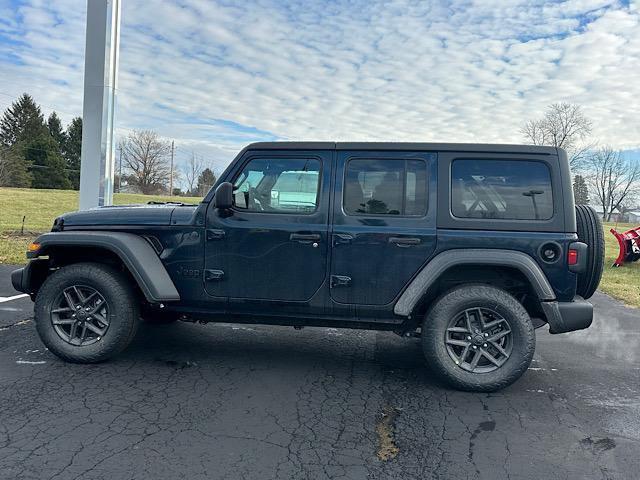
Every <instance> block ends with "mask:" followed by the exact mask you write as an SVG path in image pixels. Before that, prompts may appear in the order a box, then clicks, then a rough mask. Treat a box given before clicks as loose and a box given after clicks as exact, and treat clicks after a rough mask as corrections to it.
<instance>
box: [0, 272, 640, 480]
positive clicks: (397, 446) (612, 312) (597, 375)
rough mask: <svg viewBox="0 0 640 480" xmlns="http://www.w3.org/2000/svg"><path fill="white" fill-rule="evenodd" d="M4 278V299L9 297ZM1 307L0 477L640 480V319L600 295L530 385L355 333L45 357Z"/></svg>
mask: <svg viewBox="0 0 640 480" xmlns="http://www.w3.org/2000/svg"><path fill="white" fill-rule="evenodd" d="M9 271H10V268H8V267H0V297H2V298H6V297H10V296H13V295H16V294H17V292H15V291H13V290H12V289H11V287H10V286H9V282H8V273H9ZM2 298H0V405H1V407H0V478H3V479H4V478H6V479H27V478H29V479H31V478H33V479H74V478H78V479H79V478H82V479H102V478H104V479H111V480H113V479H120V478H127V479H129V478H135V479H146V478H149V479H165V478H166V479H168V478H171V479H175V478H188V479H205V478H207V479H212V478H216V479H217V478H229V479H236V478H238V479H243V478H245V479H257V478H259V479H271V478H282V479H326V478H332V479H335V478H345V479H383V478H394V479H400V478H401V479H412V478H416V479H418V478H420V479H429V478H438V479H448V478H451V479H472V478H479V479H492V480H493V479H501V478H510V479H540V478H544V479H556V478H561V479H592V478H594V479H618V478H619V479H631V478H638V472H639V471H640V312H639V311H638V310H634V309H630V308H625V307H623V306H622V305H621V304H620V303H618V302H616V301H614V300H613V299H611V298H609V297H607V296H605V295H603V294H596V296H595V297H594V299H593V300H594V304H595V305H596V319H595V322H594V325H593V326H592V328H590V329H589V330H586V331H582V332H574V333H570V334H565V335H556V336H554V335H549V334H548V333H547V332H546V331H544V330H545V329H544V328H543V329H540V330H538V336H537V340H538V345H537V352H536V356H535V360H534V362H533V364H532V365H531V368H530V369H529V371H528V372H527V373H526V374H525V375H524V377H523V378H522V379H521V380H520V381H518V382H517V383H516V384H514V385H512V386H511V387H509V388H507V389H505V390H503V391H501V392H498V393H492V394H471V393H462V392H457V391H453V390H450V389H448V388H446V387H445V386H443V385H441V384H440V383H438V382H437V381H436V379H435V378H434V377H433V376H432V375H431V373H430V372H429V371H428V369H426V368H425V366H424V362H423V357H422V353H421V349H420V342H419V340H417V339H402V338H399V337H397V336H395V335H394V334H392V333H380V332H369V331H357V330H336V329H327V328H307V329H304V330H301V331H296V330H294V329H293V328H285V327H269V326H238V325H226V324H224V325H213V324H209V325H193V324H184V323H177V324H174V325H166V326H155V327H154V326H148V325H143V326H142V327H141V328H140V330H139V332H138V335H137V337H136V339H135V340H134V342H133V343H132V345H131V346H130V347H129V348H128V349H127V350H126V351H125V352H124V353H123V354H121V355H120V356H119V357H117V358H116V359H115V360H113V361H111V362H108V363H105V364H100V365H72V364H67V363H64V362H62V361H60V360H58V359H57V358H56V357H54V356H53V355H52V354H50V353H49V352H48V351H46V350H45V349H44V347H43V345H42V344H41V343H40V341H39V339H38V337H37V335H36V332H35V329H34V325H33V322H32V320H31V315H32V314H31V309H32V304H31V301H30V300H29V299H28V298H18V299H12V300H9V301H2Z"/></svg>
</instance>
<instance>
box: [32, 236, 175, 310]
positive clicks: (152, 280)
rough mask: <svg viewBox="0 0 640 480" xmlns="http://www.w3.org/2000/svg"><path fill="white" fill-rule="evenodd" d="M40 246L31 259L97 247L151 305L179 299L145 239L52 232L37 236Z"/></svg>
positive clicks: (163, 268)
mask: <svg viewBox="0 0 640 480" xmlns="http://www.w3.org/2000/svg"><path fill="white" fill-rule="evenodd" d="M35 243H38V244H40V247H39V248H38V250H37V251H36V252H30V255H28V256H29V257H30V258H34V257H40V256H43V255H48V254H49V252H51V251H52V250H53V249H54V248H55V247H96V248H104V249H105V250H109V251H111V252H113V253H115V254H116V255H117V256H118V257H119V258H120V260H122V262H123V263H124V265H125V266H126V267H127V269H129V271H130V272H131V275H133V278H134V279H135V281H136V282H137V284H138V286H139V287H140V289H141V290H142V293H144V296H145V297H146V299H147V300H149V301H150V302H154V303H157V302H165V301H176V300H180V294H179V293H178V290H177V289H176V287H175V285H174V283H173V281H172V280H171V277H170V276H169V274H168V273H167V270H166V268H165V267H164V265H163V264H162V261H161V260H160V258H159V257H158V254H157V253H156V252H155V250H154V249H153V247H152V246H151V245H150V244H149V242H147V241H146V240H145V239H144V238H142V237H140V236H138V235H135V234H133V233H125V232H86V231H83V232H79V231H74V232H52V233H45V234H44V235H40V236H39V237H38V238H37V239H36V240H35Z"/></svg>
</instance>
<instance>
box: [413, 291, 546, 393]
mask: <svg viewBox="0 0 640 480" xmlns="http://www.w3.org/2000/svg"><path fill="white" fill-rule="evenodd" d="M474 307H484V308H488V309H491V310H493V311H495V312H496V313H498V314H500V315H501V316H502V317H503V318H504V319H505V320H506V321H507V322H508V323H509V327H510V328H511V332H512V342H513V347H512V351H511V355H510V356H509V359H508V360H507V361H506V362H505V363H504V364H503V365H502V366H501V367H499V368H498V369H496V370H494V371H492V372H487V373H472V372H468V371H466V370H463V369H462V368H461V367H459V366H458V365H456V364H455V362H454V360H453V359H452V358H451V357H450V356H449V353H448V352H447V348H446V343H445V337H446V329H447V327H448V325H449V321H450V319H451V318H453V317H454V316H456V315H458V314H460V313H461V312H462V311H464V310H466V309H468V308H474ZM422 340H423V349H424V353H425V356H426V357H427V359H428V361H429V363H430V364H432V367H435V368H436V369H437V373H440V374H441V375H442V376H443V377H444V378H445V380H446V381H448V382H449V383H452V384H453V385H454V386H456V387H457V388H462V389H465V390H475V391H491V390H496V389H499V388H502V387H504V386H506V385H509V384H510V383H513V382H514V381H515V380H517V379H518V378H519V377H520V376H521V375H522V374H523V373H524V372H525V371H526V369H527V368H528V367H529V365H530V363H531V360H532V358H533V353H534V350H535V330H534V328H533V324H532V323H531V319H530V318H529V315H528V314H527V312H526V311H525V310H524V308H523V307H522V305H521V304H520V303H519V302H518V301H517V300H516V299H515V298H514V297H512V296H511V295H510V294H508V293H507V292H505V291H503V290H500V289H497V288H493V287H488V286H475V287H459V288H457V289H454V290H452V291H450V292H448V293H446V294H445V295H443V296H442V297H440V299H439V300H437V301H436V302H435V304H434V306H433V308H432V309H431V310H430V311H429V312H428V314H427V316H426V318H425V321H424V325H423V327H422Z"/></svg>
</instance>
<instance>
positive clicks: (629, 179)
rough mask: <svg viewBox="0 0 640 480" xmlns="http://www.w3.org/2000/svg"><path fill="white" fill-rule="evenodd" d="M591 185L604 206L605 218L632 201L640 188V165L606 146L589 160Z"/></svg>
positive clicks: (608, 217)
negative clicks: (626, 202)
mask: <svg viewBox="0 0 640 480" xmlns="http://www.w3.org/2000/svg"><path fill="white" fill-rule="evenodd" d="M587 164H588V165H587V168H588V169H589V170H590V172H591V175H589V178H590V181H591V186H592V188H593V191H594V192H595V194H596V199H597V201H598V203H599V204H600V205H601V206H602V212H603V215H602V219H603V220H605V221H610V220H611V214H612V213H613V212H614V211H615V210H616V209H620V208H621V206H622V205H623V204H624V203H625V201H629V200H631V199H632V198H633V197H634V196H635V195H636V194H637V193H638V190H639V188H640V185H639V183H640V162H638V161H634V160H630V159H625V158H623V157H622V156H621V155H620V152H616V151H615V150H613V149H612V148H611V147H603V148H600V149H598V150H596V151H595V152H592V153H591V154H590V155H589V156H588V157H587Z"/></svg>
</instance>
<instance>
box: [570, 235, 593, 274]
mask: <svg viewBox="0 0 640 480" xmlns="http://www.w3.org/2000/svg"><path fill="white" fill-rule="evenodd" d="M588 248H589V247H588V246H587V244H586V243H582V242H573V243H571V244H570V245H569V250H577V251H578V263H576V264H575V265H569V271H570V272H573V273H584V272H586V271H587V260H588V257H587V256H588V255H589V253H588V252H587V249H588Z"/></svg>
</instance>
